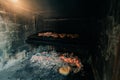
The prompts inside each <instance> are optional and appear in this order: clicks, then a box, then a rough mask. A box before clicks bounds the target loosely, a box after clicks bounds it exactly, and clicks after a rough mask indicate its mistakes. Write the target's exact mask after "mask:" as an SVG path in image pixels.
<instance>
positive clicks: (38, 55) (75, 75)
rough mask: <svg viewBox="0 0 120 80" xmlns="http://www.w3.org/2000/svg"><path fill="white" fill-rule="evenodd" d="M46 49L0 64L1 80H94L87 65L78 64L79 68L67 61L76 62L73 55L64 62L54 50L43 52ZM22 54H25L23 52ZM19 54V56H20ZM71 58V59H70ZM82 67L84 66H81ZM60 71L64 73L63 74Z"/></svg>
mask: <svg viewBox="0 0 120 80" xmlns="http://www.w3.org/2000/svg"><path fill="white" fill-rule="evenodd" d="M42 49H44V50H43V51H41V50H42ZM45 50H46V48H45V47H44V48H41V47H39V49H38V48H37V49H36V50H34V51H33V52H27V56H26V57H24V58H18V59H11V60H9V61H6V62H4V64H1V71H0V79H1V80H88V79H89V80H94V79H93V75H92V74H91V73H92V71H91V68H90V66H89V64H84V63H82V60H81V61H80V62H79V64H80V67H79V68H78V66H76V65H77V64H76V63H75V61H74V62H71V63H70V62H69V61H65V60H68V59H71V60H72V59H74V60H77V58H74V56H73V54H72V55H70V56H69V57H68V54H67V53H65V54H64V55H66V54H67V56H65V60H62V59H63V55H62V56H60V55H61V53H58V52H56V51H55V50H52V51H47V52H45ZM22 53H26V52H25V51H23V52H22ZM22 53H19V54H22ZM71 57H72V58H71ZM83 65H84V66H83ZM62 69H64V70H65V71H64V72H63V71H62Z"/></svg>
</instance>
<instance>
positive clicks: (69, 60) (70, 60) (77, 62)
mask: <svg viewBox="0 0 120 80" xmlns="http://www.w3.org/2000/svg"><path fill="white" fill-rule="evenodd" d="M60 59H61V60H63V61H64V62H66V63H69V64H72V65H76V66H77V67H78V68H80V67H81V66H82V65H81V62H80V60H79V59H78V57H72V58H67V57H65V56H64V55H62V56H60Z"/></svg>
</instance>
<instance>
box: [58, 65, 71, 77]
mask: <svg viewBox="0 0 120 80" xmlns="http://www.w3.org/2000/svg"><path fill="white" fill-rule="evenodd" d="M70 71H71V67H70V66H63V67H61V68H60V69H59V73H60V74H62V75H64V76H67V75H68V74H69V73H70Z"/></svg>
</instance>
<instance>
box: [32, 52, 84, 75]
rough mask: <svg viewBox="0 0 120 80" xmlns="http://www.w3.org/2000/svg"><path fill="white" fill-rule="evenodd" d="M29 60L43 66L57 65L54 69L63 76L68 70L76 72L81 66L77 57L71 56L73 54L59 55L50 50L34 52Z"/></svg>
mask: <svg viewBox="0 0 120 80" xmlns="http://www.w3.org/2000/svg"><path fill="white" fill-rule="evenodd" d="M60 54H61V53H60ZM30 61H31V62H32V63H35V64H36V65H39V66H44V68H45V67H46V68H49V67H52V66H54V65H57V66H58V67H57V68H56V69H55V70H57V71H58V72H59V73H60V74H61V75H64V76H67V75H68V74H69V73H70V72H73V73H77V72H79V71H80V70H81V68H82V67H83V65H82V64H81V62H80V60H79V58H78V57H76V56H73V54H67V53H64V54H62V55H59V53H57V52H52V51H51V52H41V53H36V54H35V55H33V56H32V57H31V59H30Z"/></svg>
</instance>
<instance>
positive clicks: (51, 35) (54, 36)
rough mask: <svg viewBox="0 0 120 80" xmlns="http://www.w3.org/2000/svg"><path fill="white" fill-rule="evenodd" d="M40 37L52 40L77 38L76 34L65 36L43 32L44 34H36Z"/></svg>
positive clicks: (63, 34)
mask: <svg viewBox="0 0 120 80" xmlns="http://www.w3.org/2000/svg"><path fill="white" fill-rule="evenodd" d="M38 36H40V37H53V38H78V37H79V35H78V34H65V33H61V34H58V33H53V32H45V33H38Z"/></svg>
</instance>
